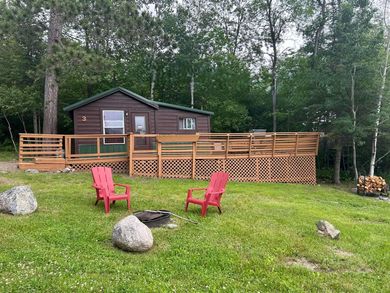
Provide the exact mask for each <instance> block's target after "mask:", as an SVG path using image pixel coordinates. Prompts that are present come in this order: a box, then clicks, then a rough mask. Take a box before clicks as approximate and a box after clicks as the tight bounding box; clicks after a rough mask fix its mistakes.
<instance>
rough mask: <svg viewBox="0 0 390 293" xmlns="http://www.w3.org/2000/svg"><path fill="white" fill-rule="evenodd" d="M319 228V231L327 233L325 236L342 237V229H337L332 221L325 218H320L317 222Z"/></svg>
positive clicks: (323, 233)
mask: <svg viewBox="0 0 390 293" xmlns="http://www.w3.org/2000/svg"><path fill="white" fill-rule="evenodd" d="M317 228H318V231H317V232H318V233H320V234H322V235H325V236H330V238H332V239H339V237H340V231H339V230H337V229H336V228H335V227H334V226H333V225H332V224H331V223H329V222H328V221H325V220H320V221H318V222H317Z"/></svg>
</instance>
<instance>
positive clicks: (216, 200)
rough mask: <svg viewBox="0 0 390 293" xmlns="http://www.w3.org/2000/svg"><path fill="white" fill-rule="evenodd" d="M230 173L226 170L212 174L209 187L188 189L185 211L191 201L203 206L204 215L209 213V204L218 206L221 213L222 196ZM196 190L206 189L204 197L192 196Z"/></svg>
mask: <svg viewBox="0 0 390 293" xmlns="http://www.w3.org/2000/svg"><path fill="white" fill-rule="evenodd" d="M228 178H229V174H228V173H224V172H216V173H213V174H212V175H211V180H210V183H209V186H208V187H207V188H191V189H188V193H187V200H186V206H185V211H187V210H188V205H189V203H194V204H198V205H200V206H202V217H204V216H205V215H206V213H207V207H208V206H209V205H211V206H216V207H217V208H218V211H219V213H222V210H221V197H222V194H223V193H224V192H225V187H226V183H227V182H228ZM194 190H206V192H205V194H204V199H197V198H194V197H192V192H193V191H194Z"/></svg>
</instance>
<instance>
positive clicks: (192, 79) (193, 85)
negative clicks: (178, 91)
mask: <svg viewBox="0 0 390 293" xmlns="http://www.w3.org/2000/svg"><path fill="white" fill-rule="evenodd" d="M194 89H195V78H194V74H193V73H192V74H191V82H190V92H191V108H194Z"/></svg>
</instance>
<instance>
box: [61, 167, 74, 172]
mask: <svg viewBox="0 0 390 293" xmlns="http://www.w3.org/2000/svg"><path fill="white" fill-rule="evenodd" d="M61 172H62V173H71V172H74V169H72V168H71V167H66V168H64V169H63V170H62V171H61Z"/></svg>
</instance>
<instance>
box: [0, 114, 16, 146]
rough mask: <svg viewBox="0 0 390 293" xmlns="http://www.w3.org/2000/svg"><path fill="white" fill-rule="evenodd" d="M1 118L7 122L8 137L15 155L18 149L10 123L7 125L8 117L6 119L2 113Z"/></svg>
mask: <svg viewBox="0 0 390 293" xmlns="http://www.w3.org/2000/svg"><path fill="white" fill-rule="evenodd" d="M3 116H4V119H5V121H6V122H7V126H8V132H9V137H10V138H11V141H12V144H13V146H14V149H15V153H17V152H18V148H17V147H16V143H15V140H14V136H13V134H12V128H11V123H9V120H8V117H7V115H5V113H3Z"/></svg>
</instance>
